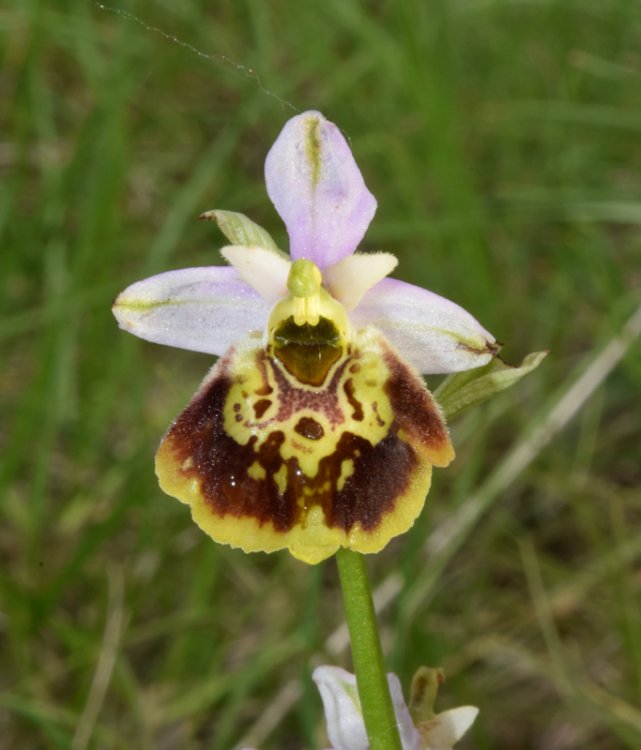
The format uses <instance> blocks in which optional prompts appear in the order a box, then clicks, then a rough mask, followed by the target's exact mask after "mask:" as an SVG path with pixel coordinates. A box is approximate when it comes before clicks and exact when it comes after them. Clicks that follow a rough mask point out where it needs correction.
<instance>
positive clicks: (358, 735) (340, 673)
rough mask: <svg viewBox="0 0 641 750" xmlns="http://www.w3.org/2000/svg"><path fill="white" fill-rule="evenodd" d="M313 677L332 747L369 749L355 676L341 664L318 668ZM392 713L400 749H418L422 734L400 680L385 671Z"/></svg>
mask: <svg viewBox="0 0 641 750" xmlns="http://www.w3.org/2000/svg"><path fill="white" fill-rule="evenodd" d="M312 678H313V680H314V682H315V683H316V685H317V686H318V690H319V692H320V694H321V698H322V700H323V707H324V709H325V720H326V722H327V735H328V737H329V740H330V742H331V743H332V747H333V749H334V750H369V739H368V737H367V732H366V730H365V723H364V721H363V714H362V712H361V706H360V701H359V698H358V692H357V688H356V677H355V676H354V675H353V674H350V673H349V672H347V671H346V670H344V669H341V668H340V667H327V666H323V667H317V668H316V669H315V670H314V673H313V674H312ZM387 680H388V684H389V689H390V694H391V697H392V704H393V706H394V713H395V715H396V721H397V726H398V730H399V734H400V738H401V744H402V746H403V750H421V736H420V734H419V732H418V730H417V729H416V728H415V727H414V724H413V723H412V719H411V717H410V713H409V711H408V709H407V706H406V705H405V700H404V699H403V692H402V690H401V683H400V682H399V680H398V677H396V675H394V674H388V675H387Z"/></svg>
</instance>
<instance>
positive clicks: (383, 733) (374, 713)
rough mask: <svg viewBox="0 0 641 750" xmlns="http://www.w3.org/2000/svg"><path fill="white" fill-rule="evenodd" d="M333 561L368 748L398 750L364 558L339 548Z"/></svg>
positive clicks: (396, 731)
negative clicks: (336, 566) (342, 603)
mask: <svg viewBox="0 0 641 750" xmlns="http://www.w3.org/2000/svg"><path fill="white" fill-rule="evenodd" d="M336 562H337V564H338V574H339V576H340V581H341V588H342V589H343V600H344V602H345V617H346V619H347V627H348V629H349V637H350V640H351V644H352V661H353V663H354V672H355V673H356V685H357V687H358V695H359V697H360V700H361V707H362V709H363V718H364V719H365V728H366V729H367V735H368V737H369V741H370V747H371V750H402V746H401V740H400V738H399V735H398V729H397V727H396V717H395V716H394V709H393V707H392V699H391V698H390V693H389V688H388V685H387V676H386V674H385V667H384V665H383V652H382V650H381V641H380V639H379V637H378V626H377V624H376V613H375V612H374V603H373V601H372V593H371V591H370V586H369V579H368V577H367V568H366V567H365V560H364V559H363V556H362V555H360V554H359V553H358V552H352V551H351V550H347V549H339V550H338V552H337V553H336Z"/></svg>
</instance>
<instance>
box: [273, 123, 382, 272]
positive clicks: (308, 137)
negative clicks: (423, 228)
mask: <svg viewBox="0 0 641 750" xmlns="http://www.w3.org/2000/svg"><path fill="white" fill-rule="evenodd" d="M265 182H266V184H267V192H268V193H269V197H270V198H271V200H272V202H273V204H274V206H275V207H276V210H277V211H278V213H279V214H280V215H281V217H282V219H283V221H284V222H285V226H286V227H287V231H288V233H289V240H290V253H291V256H292V258H293V259H297V258H307V259H309V260H311V261H313V262H314V263H316V265H317V266H318V267H319V268H324V267H325V266H329V265H332V264H333V263H337V262H338V261H339V260H341V259H342V258H344V257H346V256H347V255H350V254H351V253H353V252H354V250H355V249H356V247H357V246H358V243H359V242H360V241H361V239H362V238H363V235H364V234H365V231H366V230H367V227H368V226H369V223H370V221H371V220H372V217H373V216H374V213H375V211H376V200H375V198H374V196H373V195H372V194H371V193H370V192H369V190H368V189H367V187H366V186H365V183H364V182H363V177H362V175H361V173H360V170H359V168H358V166H357V165H356V162H355V161H354V157H353V156H352V152H351V151H350V148H349V146H348V145H347V141H346V140H345V138H344V137H343V135H342V134H341V132H340V130H339V129H338V128H337V127H336V125H334V124H333V123H331V122H329V121H328V120H326V119H325V118H324V117H323V115H321V114H320V112H305V113H303V114H302V115H298V116H297V117H293V118H292V119H291V120H289V121H288V122H287V124H286V125H285V127H284V128H283V130H282V131H281V133H280V135H279V136H278V138H277V139H276V142H275V143H274V145H273V146H272V148H271V150H270V152H269V153H268V154H267V160H266V162H265Z"/></svg>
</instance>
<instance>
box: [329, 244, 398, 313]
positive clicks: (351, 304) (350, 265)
mask: <svg viewBox="0 0 641 750" xmlns="http://www.w3.org/2000/svg"><path fill="white" fill-rule="evenodd" d="M397 265H398V259H397V258H396V256H395V255H392V254H391V253H354V254H353V255H348V256H347V258H343V260H340V261H339V262H338V263H335V264H334V265H333V266H329V268H325V269H324V270H323V284H324V285H325V286H326V287H327V289H328V290H329V291H330V292H331V294H332V296H333V297H335V298H336V299H337V300H338V301H339V302H340V303H341V304H342V305H343V306H344V307H345V309H346V310H353V309H354V308H355V307H356V306H357V305H358V303H359V302H360V301H361V299H362V298H363V295H364V294H365V293H366V292H367V291H368V290H369V289H371V288H372V287H373V286H374V285H375V284H378V282H379V281H380V280H381V279H384V278H385V277H386V276H387V275H388V274H390V273H392V271H393V270H394V269H395V268H396V266H397Z"/></svg>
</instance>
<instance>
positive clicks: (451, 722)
mask: <svg viewBox="0 0 641 750" xmlns="http://www.w3.org/2000/svg"><path fill="white" fill-rule="evenodd" d="M478 713H479V710H478V708H476V707H475V706H460V707H459V708H452V709H451V710H449V711H444V712H443V713H442V714H437V715H436V716H435V717H434V718H433V719H432V720H431V721H426V722H424V723H422V724H419V727H418V729H419V732H420V733H421V736H422V737H423V742H424V743H425V745H424V746H425V750H451V749H452V747H453V746H454V745H455V744H456V743H457V742H458V741H459V740H460V739H461V737H462V736H463V735H464V734H465V732H467V730H468V729H469V728H470V727H471V726H472V724H473V723H474V720H475V719H476V717H477V716H478Z"/></svg>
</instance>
